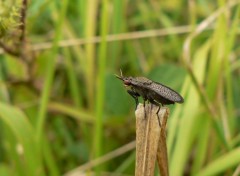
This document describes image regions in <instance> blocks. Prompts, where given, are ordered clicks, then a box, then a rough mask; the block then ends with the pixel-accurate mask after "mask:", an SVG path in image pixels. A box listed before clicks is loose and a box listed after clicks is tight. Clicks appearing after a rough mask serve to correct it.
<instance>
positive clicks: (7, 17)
mask: <svg viewBox="0 0 240 176" xmlns="http://www.w3.org/2000/svg"><path fill="white" fill-rule="evenodd" d="M19 19H20V14H19V5H17V4H15V5H13V4H12V3H11V2H9V1H2V0H1V1H0V38H3V37H7V38H9V37H12V35H13V33H14V32H16V31H17V27H18V26H19V25H20V24H21V23H20V22H19Z"/></svg>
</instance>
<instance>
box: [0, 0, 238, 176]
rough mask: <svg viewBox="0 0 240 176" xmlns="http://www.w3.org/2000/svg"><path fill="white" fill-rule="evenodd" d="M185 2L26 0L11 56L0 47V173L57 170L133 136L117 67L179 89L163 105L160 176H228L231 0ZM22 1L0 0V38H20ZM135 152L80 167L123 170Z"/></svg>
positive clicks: (233, 40) (233, 94) (231, 166)
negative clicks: (165, 167)
mask: <svg viewBox="0 0 240 176" xmlns="http://www.w3.org/2000/svg"><path fill="white" fill-rule="evenodd" d="M185 3H186V2H185V1H177V0H172V1H166V2H160V1H159V2H158V1H140V0H136V1H126V0H113V1H107V0H105V1H96V0H88V1H87V0H77V1H68V0H64V1H50V0H46V1H40V0H35V1H31V2H30V1H28V8H27V19H26V26H25V27H26V40H25V41H23V42H26V43H21V44H20V45H19V46H20V47H21V46H24V47H25V48H24V49H22V50H21V56H20V55H19V57H18V55H17V56H14V57H13V56H12V55H11V53H8V50H6V49H5V53H4V54H3V53H0V54H1V55H0V139H1V140H0V175H6V176H8V175H9V176H10V175H16V176H25V175H41V176H42V175H56V176H57V175H63V174H66V173H69V171H72V170H73V171H74V169H75V168H77V167H78V166H80V165H83V164H85V163H88V162H92V161H94V159H96V158H98V157H101V156H103V155H105V154H109V153H110V152H111V151H112V150H114V149H116V148H119V147H121V146H123V145H124V144H126V143H128V142H130V141H133V140H134V138H135V121H134V120H135V119H134V108H135V102H134V100H133V99H132V98H131V97H130V96H129V95H128V94H127V92H126V90H125V88H124V86H123V85H122V83H121V82H120V81H119V80H118V79H116V78H115V76H114V74H120V73H119V70H120V69H121V70H122V71H123V74H124V76H145V77H148V78H150V79H152V80H154V81H157V82H160V83H162V84H164V85H167V86H169V87H171V88H173V89H174V90H177V91H178V92H180V94H181V95H183V97H184V100H185V102H184V104H182V105H178V104H176V105H171V106H169V107H170V117H169V120H168V129H167V130H168V131H167V145H168V154H169V167H170V175H174V176H178V175H179V176H180V175H217V174H219V175H229V174H230V175H231V174H233V173H234V172H235V174H238V173H237V170H239V169H237V168H238V167H239V166H238V164H239V162H240V158H239V157H240V150H239V145H240V135H239V129H240V121H239V117H240V115H239V109H240V100H239V96H240V91H239V90H240V84H239V81H240V72H239V69H240V61H239V44H238V43H239V41H238V40H237V34H238V31H239V2H238V1H231V2H229V3H226V4H225V2H224V1H218V2H215V1H214V2H212V1H201V2H200V1H199V2H195V1H194V2H192V1H191V3H189V4H187V5H186V4H185ZM20 9H21V3H20V1H0V37H1V41H5V39H8V40H11V41H19V34H20V33H19V31H18V27H19V25H21V24H20ZM186 24H188V25H189V26H188V27H186V26H185V25H186ZM177 26H181V28H174V27H177ZM170 28H171V29H170ZM157 29H162V30H161V31H160V32H157V31H154V32H153V31H152V30H157ZM141 31H145V33H141ZM122 33H126V34H124V35H122ZM96 36H99V38H95V37H96ZM136 36H137V37H136ZM79 37H81V40H80V41H79V40H77V39H78V38H79ZM132 37H136V38H135V39H132ZM68 40H69V41H68ZM49 41H52V42H49ZM47 42H49V43H47ZM3 43H4V42H3ZM79 43H80V44H79ZM4 44H5V43H4ZM12 49H13V50H15V49H16V48H12ZM0 52H1V51H0ZM110 154H111V153H110ZM107 156H108V155H107ZM134 157H135V153H134V150H133V151H131V152H129V153H125V154H123V155H121V156H120V157H119V158H114V157H113V159H112V160H111V161H107V162H105V163H100V164H97V165H94V166H92V167H90V166H89V165H85V166H84V167H85V168H86V167H87V169H86V170H87V172H90V171H92V172H97V173H100V172H112V173H113V174H114V173H118V174H130V175H133V174H134ZM91 164H92V163H91ZM96 166H97V167H96ZM81 171H82V172H85V170H81ZM78 174H79V173H78ZM66 175H68V174H66ZM69 175H71V174H69Z"/></svg>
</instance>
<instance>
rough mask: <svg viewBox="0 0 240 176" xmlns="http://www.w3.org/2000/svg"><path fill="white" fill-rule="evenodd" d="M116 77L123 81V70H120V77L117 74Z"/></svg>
mask: <svg viewBox="0 0 240 176" xmlns="http://www.w3.org/2000/svg"><path fill="white" fill-rule="evenodd" d="M115 76H116V77H117V78H118V79H120V80H122V81H123V74H122V70H121V69H120V76H119V75H117V74H115Z"/></svg>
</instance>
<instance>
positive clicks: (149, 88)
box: [116, 72, 184, 114]
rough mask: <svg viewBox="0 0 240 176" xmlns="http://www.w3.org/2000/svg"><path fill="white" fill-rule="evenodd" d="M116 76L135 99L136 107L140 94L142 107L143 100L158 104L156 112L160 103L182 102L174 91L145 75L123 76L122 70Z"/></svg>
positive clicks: (180, 97)
mask: <svg viewBox="0 0 240 176" xmlns="http://www.w3.org/2000/svg"><path fill="white" fill-rule="evenodd" d="M116 77H117V78H118V79H120V80H122V81H123V83H124V85H125V86H126V87H128V88H129V89H128V90H127V92H128V93H129V94H130V95H131V96H132V97H133V98H134V99H135V102H136V107H137V105H138V97H140V96H141V97H142V98H143V102H144V107H145V101H149V102H150V103H152V104H155V105H157V106H159V109H158V111H157V114H158V112H159V110H160V105H162V106H163V105H168V104H174V103H183V102H184V100H183V98H182V96H181V95H179V94H178V93H177V92H176V91H174V90H172V89H171V88H169V87H167V86H165V85H163V84H160V83H157V82H154V81H152V80H150V79H147V78H145V77H135V78H134V77H124V76H123V75H122V72H121V76H118V75H116Z"/></svg>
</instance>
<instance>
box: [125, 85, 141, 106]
mask: <svg viewBox="0 0 240 176" xmlns="http://www.w3.org/2000/svg"><path fill="white" fill-rule="evenodd" d="M127 92H128V93H129V95H131V96H132V97H133V98H134V100H135V103H136V107H135V109H137V105H138V97H139V94H138V93H136V92H135V91H134V90H132V89H131V90H127Z"/></svg>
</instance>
